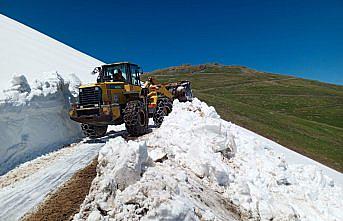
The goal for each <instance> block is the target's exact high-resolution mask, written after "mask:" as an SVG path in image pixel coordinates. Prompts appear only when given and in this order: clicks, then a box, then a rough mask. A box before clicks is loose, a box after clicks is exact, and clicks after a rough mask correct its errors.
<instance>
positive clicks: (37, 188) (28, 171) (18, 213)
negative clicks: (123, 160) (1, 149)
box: [0, 141, 104, 221]
mask: <svg viewBox="0 0 343 221" xmlns="http://www.w3.org/2000/svg"><path fill="white" fill-rule="evenodd" d="M103 145H104V143H93V144H92V143H87V142H85V141H82V142H80V143H78V144H74V145H71V146H69V147H66V148H63V149H61V150H59V151H56V152H53V153H50V154H48V155H46V156H43V157H39V158H37V159H35V160H33V161H30V162H27V163H25V164H23V165H21V166H20V167H18V168H16V169H14V170H12V171H11V172H9V173H8V174H6V175H5V176H2V177H0V199H1V200H0V217H1V220H7V221H11V220H18V219H19V218H20V217H22V216H23V215H25V214H26V213H27V212H28V211H30V210H31V209H33V208H34V207H35V206H37V205H38V204H39V203H41V202H42V201H43V200H44V198H45V197H46V196H47V195H48V194H49V193H51V192H53V191H54V190H56V189H57V188H58V187H59V186H60V185H62V184H63V183H64V182H66V181H67V180H68V179H70V178H71V177H72V176H73V174H74V173H75V172H76V171H78V170H80V169H82V168H84V167H85V166H86V165H88V164H89V163H90V162H91V161H92V160H93V159H94V158H95V157H96V156H97V154H98V152H99V149H100V148H101V147H102V146H103Z"/></svg>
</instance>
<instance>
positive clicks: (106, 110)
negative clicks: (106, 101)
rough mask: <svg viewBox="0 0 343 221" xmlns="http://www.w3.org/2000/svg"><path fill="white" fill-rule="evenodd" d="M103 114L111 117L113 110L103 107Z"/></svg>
mask: <svg viewBox="0 0 343 221" xmlns="http://www.w3.org/2000/svg"><path fill="white" fill-rule="evenodd" d="M102 112H103V113H104V114H106V115H109V114H110V113H111V109H110V108H109V107H106V106H105V107H103V108H102Z"/></svg>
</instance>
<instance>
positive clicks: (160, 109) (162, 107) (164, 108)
mask: <svg viewBox="0 0 343 221" xmlns="http://www.w3.org/2000/svg"><path fill="white" fill-rule="evenodd" d="M172 109H173V103H172V102H171V101H170V100H169V99H168V98H161V99H159V101H158V102H157V107H156V110H155V112H154V116H153V120H154V123H155V126H157V127H160V126H161V125H162V122H163V120H164V117H165V116H168V115H169V113H170V112H171V111H172Z"/></svg>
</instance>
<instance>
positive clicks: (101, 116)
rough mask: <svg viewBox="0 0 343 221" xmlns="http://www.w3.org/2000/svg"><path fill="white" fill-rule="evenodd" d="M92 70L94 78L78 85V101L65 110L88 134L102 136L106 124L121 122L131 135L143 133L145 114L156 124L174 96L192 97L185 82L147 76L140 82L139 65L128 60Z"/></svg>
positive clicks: (159, 121)
mask: <svg viewBox="0 0 343 221" xmlns="http://www.w3.org/2000/svg"><path fill="white" fill-rule="evenodd" d="M93 74H97V75H98V77H97V82H96V83H93V84H88V85H83V86H80V87H79V98H78V102H76V103H74V104H72V106H71V110H70V112H69V115H70V118H71V119H72V120H74V121H76V122H79V123H81V128H82V130H83V132H84V134H85V135H86V136H87V137H90V138H97V137H101V136H104V135H105V134H106V131H107V127H108V125H119V124H122V123H125V127H126V130H127V132H128V133H129V134H130V135H132V136H139V135H142V134H145V133H146V132H147V130H148V122H149V117H150V118H153V120H154V123H155V125H156V126H160V125H161V124H162V122H163V119H164V116H166V115H168V114H169V113H170V112H171V110H172V102H173V100H174V99H179V100H180V101H187V100H191V99H192V93H191V89H190V83H189V82H178V83H169V84H157V82H155V80H154V79H151V78H150V79H149V80H148V81H147V82H146V83H145V84H144V85H143V84H142V83H141V80H140V75H141V74H142V71H141V69H140V67H139V66H138V65H136V64H133V63H130V62H119V63H113V64H106V65H102V66H101V67H97V68H95V69H94V71H93Z"/></svg>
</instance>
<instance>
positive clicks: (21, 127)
mask: <svg viewBox="0 0 343 221" xmlns="http://www.w3.org/2000/svg"><path fill="white" fill-rule="evenodd" d="M42 76H44V77H42V78H41V80H39V81H36V82H34V83H33V84H32V85H30V84H29V83H28V82H27V79H26V77H25V76H24V75H15V76H14V77H13V79H12V81H11V87H10V88H9V89H7V90H5V91H4V95H5V98H4V99H2V100H0V131H1V133H2V136H0V143H1V147H0V174H3V173H5V172H6V171H8V170H9V169H11V168H13V167H15V166H16V165H18V164H20V163H22V162H25V161H27V160H30V159H33V158H34V157H35V156H37V155H41V154H43V153H48V152H49V151H52V150H55V149H56V148H58V147H60V146H61V145H63V144H66V143H69V142H72V141H75V140H76V139H78V138H79V137H80V136H81V131H80V127H79V125H78V124H77V123H75V122H72V121H71V120H70V119H69V116H68V110H69V99H70V98H72V97H73V95H72V94H71V92H70V90H69V83H70V82H72V84H77V81H76V80H75V79H74V81H68V82H65V81H64V80H63V78H62V77H61V76H60V75H59V74H57V73H51V74H43V75H42ZM73 82H76V83H73Z"/></svg>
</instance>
